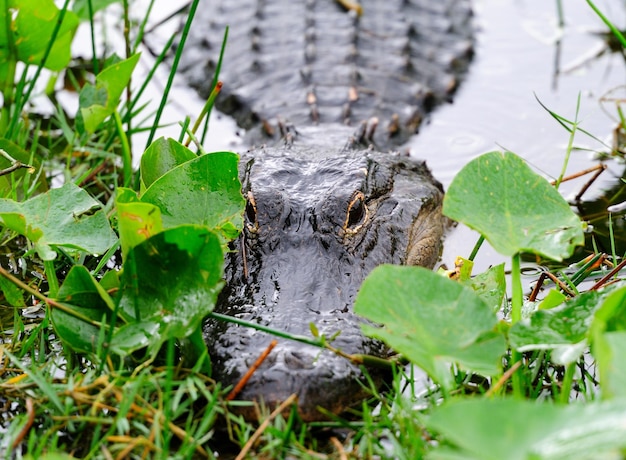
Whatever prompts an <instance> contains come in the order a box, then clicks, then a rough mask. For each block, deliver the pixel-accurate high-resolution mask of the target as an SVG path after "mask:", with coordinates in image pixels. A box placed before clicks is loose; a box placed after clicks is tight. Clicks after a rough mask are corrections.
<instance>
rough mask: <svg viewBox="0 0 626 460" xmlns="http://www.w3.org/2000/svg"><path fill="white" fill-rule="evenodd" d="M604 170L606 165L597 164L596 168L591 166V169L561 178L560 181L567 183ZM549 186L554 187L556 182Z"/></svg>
mask: <svg viewBox="0 0 626 460" xmlns="http://www.w3.org/2000/svg"><path fill="white" fill-rule="evenodd" d="M605 169H606V165H604V164H599V165H596V166H592V167H591V168H587V169H583V170H582V171H578V172H577V173H574V174H570V175H569V176H565V177H564V178H563V180H561V183H563V182H567V181H568V180H573V179H577V178H579V177H581V176H584V175H586V174H589V173H592V172H594V171H598V170H600V172H602V171H604V170H605ZM550 185H556V180H553V181H552V182H550Z"/></svg>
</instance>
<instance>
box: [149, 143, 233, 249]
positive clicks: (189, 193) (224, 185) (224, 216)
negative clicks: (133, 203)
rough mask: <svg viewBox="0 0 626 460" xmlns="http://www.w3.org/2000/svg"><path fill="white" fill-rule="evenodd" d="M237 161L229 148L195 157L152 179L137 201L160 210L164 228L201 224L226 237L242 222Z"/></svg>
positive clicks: (227, 238) (228, 237) (229, 237)
mask: <svg viewBox="0 0 626 460" xmlns="http://www.w3.org/2000/svg"><path fill="white" fill-rule="evenodd" d="M238 162H239V157H238V156H237V155H236V154H234V153H230V152H216V153H209V154H206V155H202V156H200V157H196V158H194V159H193V160H191V161H187V162H186V163H183V164H181V165H179V166H177V167H175V168H174V169H172V170H171V171H169V172H168V173H166V174H164V175H163V176H161V177H160V178H158V179H157V180H155V181H154V182H153V183H152V185H151V186H150V187H149V188H148V189H147V190H146V191H145V193H144V194H143V195H142V196H141V201H143V202H144V203H152V204H153V205H155V206H157V207H158V208H159V209H160V210H161V216H162V218H163V226H164V227H165V228H171V227H175V226H177V225H186V224H197V225H204V226H206V227H208V228H210V229H215V230H216V231H217V232H218V233H219V234H220V235H221V236H222V237H223V239H224V240H225V241H229V240H231V239H233V238H235V237H236V236H237V235H238V234H239V231H240V230H241V228H242V226H243V209H244V206H245V201H244V199H243V196H242V195H241V183H240V182H239V176H238V172H237V166H238Z"/></svg>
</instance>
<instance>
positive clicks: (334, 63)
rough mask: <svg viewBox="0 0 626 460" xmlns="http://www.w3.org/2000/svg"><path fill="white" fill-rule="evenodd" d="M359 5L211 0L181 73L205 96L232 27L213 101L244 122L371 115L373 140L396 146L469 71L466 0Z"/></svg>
mask: <svg viewBox="0 0 626 460" xmlns="http://www.w3.org/2000/svg"><path fill="white" fill-rule="evenodd" d="M360 3H361V6H362V14H360V15H358V14H356V12H354V11H351V12H346V11H345V10H344V9H342V7H341V6H340V5H339V3H338V2H335V1H332V0H298V1H285V0H234V1H233V0H223V1H219V0H213V1H207V2H205V4H203V5H201V7H200V8H199V10H198V12H197V13H196V14H197V17H196V19H195V27H192V31H191V34H190V37H189V40H188V46H187V48H186V51H185V56H184V57H183V65H182V67H181V69H182V71H183V72H184V74H185V75H186V76H187V77H188V79H189V81H190V82H191V84H192V86H194V87H196V88H197V89H198V90H199V91H200V93H201V94H203V95H204V96H208V92H209V91H210V83H211V76H212V75H213V73H214V70H215V60H216V59H217V56H218V55H219V49H220V44H221V41H222V38H223V34H224V29H225V27H226V26H227V25H228V26H230V35H229V38H228V45H227V48H226V52H225V57H224V62H223V67H222V71H221V74H220V79H221V80H223V81H224V87H223V90H222V92H223V95H222V96H221V97H220V98H219V99H218V102H217V104H218V108H219V109H220V110H221V111H222V112H225V113H228V114H231V115H233V116H234V117H235V118H236V119H237V121H238V123H239V124H240V126H242V127H244V128H246V129H250V128H252V127H254V126H255V125H257V124H260V123H259V122H260V121H262V122H264V123H263V125H264V126H265V127H267V126H268V123H270V125H271V124H272V123H273V122H274V121H275V120H276V119H278V118H283V119H287V120H288V121H289V122H291V123H293V124H294V125H295V126H296V127H301V126H307V125H311V124H324V123H334V124H347V125H351V124H352V125H355V124H358V123H360V122H362V121H364V120H369V119H372V118H374V117H375V118H376V119H378V121H379V128H378V129H377V131H376V136H375V144H376V145H377V146H379V147H387V146H390V145H398V144H400V143H402V142H404V141H405V140H406V139H407V137H408V136H410V135H412V134H414V133H415V132H416V131H417V129H418V127H419V126H420V124H421V123H422V121H423V120H424V118H425V116H426V115H427V113H428V112H429V111H430V110H431V109H432V108H433V107H435V106H436V105H438V104H439V103H441V102H443V101H449V100H450V98H451V94H452V93H453V92H454V90H455V89H456V87H457V86H458V84H459V80H460V78H462V75H463V74H464V72H465V70H466V69H467V66H468V62H469V60H470V58H471V55H472V28H471V21H470V19H471V9H470V7H469V1H468V0H385V1H381V0H362V1H361V2H360ZM268 131H269V132H270V133H271V130H266V134H267V133H268ZM253 132H254V131H253ZM255 140H257V139H255Z"/></svg>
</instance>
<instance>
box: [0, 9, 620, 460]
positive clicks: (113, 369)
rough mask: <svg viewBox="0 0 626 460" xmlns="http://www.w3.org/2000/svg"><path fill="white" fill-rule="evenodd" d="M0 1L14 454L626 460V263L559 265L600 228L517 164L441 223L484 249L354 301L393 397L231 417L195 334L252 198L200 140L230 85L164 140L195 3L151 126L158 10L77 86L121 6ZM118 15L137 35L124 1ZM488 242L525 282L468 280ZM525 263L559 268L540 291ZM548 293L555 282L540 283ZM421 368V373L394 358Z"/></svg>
mask: <svg viewBox="0 0 626 460" xmlns="http://www.w3.org/2000/svg"><path fill="white" fill-rule="evenodd" d="M5 3H6V5H5V8H4V10H3V11H0V18H1V20H2V23H3V24H4V25H5V26H6V27H3V28H2V30H3V31H4V32H2V33H0V53H2V57H3V59H2V60H0V87H1V89H2V93H3V105H2V111H1V113H0V133H1V134H2V139H0V153H1V154H2V155H1V158H0V167H1V168H3V170H2V171H0V194H1V196H0V221H1V223H2V229H1V232H0V237H1V238H2V251H0V252H1V254H0V275H1V276H0V289H1V290H2V294H3V299H2V302H0V332H1V333H2V336H1V337H0V339H1V340H2V342H1V343H0V406H1V407H2V415H1V417H0V455H2V456H4V457H7V458H48V459H57V458H58V459H63V458H71V457H79V458H146V457H147V458H169V457H172V458H205V457H208V458H212V457H214V456H217V455H219V456H221V457H223V456H227V455H231V454H232V456H236V455H238V457H237V458H244V457H245V456H246V455H250V456H255V457H261V458H284V457H298V458H407V459H414V458H422V457H424V456H426V457H428V458H442V459H443V458H446V459H451V458H466V459H469V458H476V459H491V458H493V459H503V458H512V459H513V458H520V459H525V458H533V459H558V458H573V457H575V458H620V457H622V456H623V455H624V452H626V360H624V359H623V358H622V356H621V352H622V350H623V349H624V347H626V311H625V309H626V284H624V282H623V281H622V280H621V279H620V273H621V269H622V267H623V266H624V264H625V263H624V262H623V255H622V254H617V253H616V251H615V250H614V251H612V254H609V255H606V254H602V253H599V252H597V251H592V253H591V254H589V255H587V254H585V258H582V257H579V259H581V260H580V261H578V262H576V263H574V264H572V265H569V266H568V267H564V266H563V265H564V264H563V263H562V262H563V261H564V260H571V257H572V256H573V254H574V250H575V249H576V247H577V246H580V245H582V244H583V242H584V239H585V232H587V234H588V235H592V236H591V239H593V229H591V228H586V226H585V225H584V224H583V222H582V221H581V220H580V218H579V217H578V216H577V215H576V214H574V213H573V212H572V211H571V208H570V205H569V204H568V203H567V202H566V201H565V200H564V199H563V198H562V197H561V195H560V194H559V192H558V184H559V183H560V182H561V181H562V180H563V177H562V176H561V177H560V178H559V179H558V180H557V184H556V186H553V185H551V184H550V183H548V182H547V181H546V180H545V179H544V178H542V177H541V176H539V175H537V174H536V173H535V172H533V171H532V170H531V169H530V168H529V167H528V166H527V165H526V164H525V163H524V161H523V160H521V159H520V158H519V157H518V156H516V155H515V154H513V153H510V152H504V153H502V152H490V153H487V154H485V155H483V156H481V157H479V158H476V159H475V160H473V161H471V162H470V163H469V164H467V165H466V166H465V167H464V168H463V169H462V170H461V171H460V172H459V174H458V175H457V177H456V178H455V180H454V181H453V183H452V184H451V185H450V187H449V190H448V192H447V195H446V198H445V202H444V213H445V214H446V215H447V216H448V217H450V218H452V219H454V220H456V221H459V222H462V223H464V224H466V225H467V226H469V227H471V228H473V229H475V230H477V231H478V232H479V233H480V234H481V235H482V236H481V239H480V240H479V243H478V244H477V246H476V248H475V250H474V251H473V252H472V255H470V256H469V257H468V258H467V259H462V258H459V259H458V261H457V265H456V267H455V269H454V270H451V271H449V272H445V271H443V270H442V271H441V272H440V273H433V272H431V271H429V270H426V269H423V268H420V267H400V266H381V267H378V268H377V269H375V270H374V271H373V272H372V273H371V275H370V276H369V277H368V279H367V280H366V281H365V283H364V284H363V286H362V288H361V290H360V293H359V295H358V298H357V300H356V303H355V310H356V311H357V312H358V313H359V314H360V315H362V316H364V317H366V318H369V319H371V320H372V321H374V322H376V323H379V324H381V325H382V326H381V327H380V328H374V327H367V328H366V329H365V333H366V334H370V335H372V336H374V337H377V338H379V339H381V340H383V341H385V342H386V343H387V344H388V345H390V346H391V347H392V348H393V349H394V350H395V351H397V352H398V353H399V355H400V356H401V357H402V359H397V360H394V361H393V362H392V363H390V366H392V367H393V370H394V378H393V381H392V382H391V383H390V388H388V389H386V391H385V392H384V393H381V392H380V391H379V389H378V388H375V387H373V386H372V388H370V391H371V398H370V400H368V401H365V402H364V403H363V406H362V408H360V410H354V411H353V413H351V414H350V418H349V419H343V418H338V417H334V418H332V419H331V420H330V421H328V422H316V423H310V424H304V423H301V421H299V420H298V419H297V413H296V412H295V411H292V412H291V413H290V415H289V416H284V412H283V413H281V411H274V412H273V413H271V414H267V413H262V416H261V417H260V419H259V422H258V423H257V424H252V423H249V422H246V421H244V420H243V419H242V418H241V417H240V416H237V415H234V414H233V413H231V412H230V411H229V407H232V405H233V404H236V403H234V402H230V401H229V400H228V398H227V397H226V394H227V393H226V392H228V391H230V389H229V388H222V387H221V386H220V383H219V382H214V381H213V380H211V378H210V375H211V363H210V360H209V357H208V355H207V352H206V347H205V345H204V341H203V339H202V334H201V329H200V326H201V323H202V320H203V319H204V318H205V317H206V316H208V315H210V314H211V312H212V309H213V306H214V303H215V299H216V297H217V295H218V293H219V291H220V289H221V287H222V284H223V281H222V271H223V253H224V251H225V250H226V246H227V244H228V242H229V241H231V240H232V239H233V238H236V237H237V235H238V233H239V231H240V229H241V227H242V225H243V220H242V215H243V212H244V205H245V201H244V199H243V197H242V195H241V192H240V190H241V184H240V182H239V179H238V173H237V164H238V157H237V155H235V154H234V153H230V152H214V153H206V152H204V151H203V149H202V147H201V143H200V142H198V141H197V140H196V137H195V136H196V134H195V133H196V129H197V127H198V126H199V125H200V124H201V122H202V119H203V117H204V116H205V115H206V114H207V113H209V112H210V108H211V106H212V103H213V101H214V99H215V96H216V94H217V93H218V92H219V83H218V82H217V79H215V80H214V88H215V90H214V92H213V94H212V97H211V98H210V99H209V101H208V103H207V107H206V109H205V110H203V113H202V114H201V115H200V116H199V119H198V120H197V121H196V122H195V123H194V128H193V129H190V126H191V122H190V120H185V121H184V122H183V123H181V127H182V129H181V135H180V138H179V139H178V140H173V139H164V138H157V139H156V140H154V138H155V137H156V135H155V133H156V131H157V128H158V124H159V120H160V116H161V113H162V112H163V110H166V109H165V106H166V101H167V96H168V91H169V87H170V85H171V84H172V79H173V75H174V74H175V72H176V63H177V62H178V57H179V56H180V54H181V53H182V52H183V49H184V36H185V35H186V30H187V29H188V26H189V24H190V21H191V19H192V18H193V14H194V11H195V8H196V7H197V3H198V2H197V1H194V2H192V3H191V5H190V8H189V12H188V21H187V23H186V25H185V28H184V29H183V32H182V34H181V37H182V38H181V39H180V42H179V44H178V45H177V48H176V53H175V56H174V58H173V59H172V60H171V62H170V63H169V65H171V73H170V80H169V81H168V86H167V88H166V90H165V91H164V93H165V94H164V96H163V100H162V102H161V105H160V107H159V109H158V111H157V113H156V114H154V115H146V114H144V112H145V111H146V110H147V109H146V107H145V106H144V105H142V102H141V95H142V93H143V91H144V89H145V85H146V84H145V83H144V84H143V85H142V86H141V87H139V88H138V89H137V88H136V87H135V85H133V84H131V81H132V76H133V74H134V70H135V68H136V65H137V63H138V62H139V60H140V59H141V57H140V54H139V53H138V49H139V46H140V43H141V40H142V37H143V34H144V29H145V25H146V20H145V19H144V20H143V21H141V22H140V23H139V24H138V26H137V27H136V28H132V29H131V28H130V27H125V29H126V30H127V32H126V33H125V37H124V38H125V48H126V56H125V57H124V58H120V57H117V56H116V55H111V56H98V57H96V56H97V53H96V50H95V44H94V51H93V54H94V58H93V60H92V61H91V62H88V64H89V65H88V66H86V67H88V68H89V69H88V70H89V71H88V72H86V74H85V76H86V81H85V82H81V81H80V79H79V78H78V77H76V75H77V73H76V72H75V71H76V67H75V66H74V65H73V63H74V62H73V61H72V60H71V55H70V44H71V42H72V39H73V36H74V33H75V31H76V29H77V27H78V25H79V23H80V22H81V21H87V22H89V23H90V26H91V30H92V37H93V30H94V14H95V13H96V12H97V11H98V10H100V9H104V8H106V7H108V5H109V4H111V3H116V2H115V1H106V0H105V1H78V0H76V1H75V2H73V6H72V10H69V9H68V5H69V1H66V2H65V4H64V5H63V6H62V7H61V8H58V7H57V6H55V4H54V2H53V1H52V0H7V1H6V2H5ZM117 3H120V2H119V1H118V2H117ZM121 3H122V6H123V17H124V21H125V24H126V25H127V26H130V19H129V13H128V2H127V1H123V2H121ZM589 3H590V4H591V2H589ZM150 5H152V4H150ZM149 9H150V8H149ZM149 9H148V14H149ZM146 19H147V18H146ZM605 19H606V18H605ZM606 21H607V22H609V23H610V21H608V19H606ZM131 31H132V33H131ZM615 33H617V34H619V32H618V31H617V30H616V29H615ZM171 47H172V41H170V42H168V43H167V44H166V45H165V46H164V48H163V50H162V52H161V53H160V55H159V57H158V58H157V59H156V63H155V65H154V68H153V69H152V71H151V72H150V73H149V76H152V75H153V71H154V69H156V67H157V66H159V65H164V64H163V59H164V57H165V56H166V55H167V54H168V52H169V51H170V49H171ZM83 64H84V63H83ZM83 67H85V66H83ZM81 71H82V72H81V73H85V72H84V71H85V69H84V68H81ZM57 77H64V78H65V79H66V81H67V83H68V84H69V85H70V86H71V87H72V88H73V89H75V90H76V91H78V92H79V97H78V107H77V108H74V111H75V116H74V115H71V114H68V113H66V110H67V109H66V108H64V107H63V106H62V105H61V104H59V103H58V102H57V101H56V96H55V93H56V91H57V90H58V88H59V85H58V84H57V82H56V79H57ZM43 78H49V79H50V80H49V82H48V83H47V84H46V83H45V82H44V83H42V80H43ZM14 82H17V83H15V84H14ZM41 87H45V88H46V89H45V90H43V91H44V92H45V93H46V94H47V96H48V97H49V98H50V100H51V101H52V102H53V103H54V104H55V107H56V115H55V117H53V118H52V119H50V120H48V119H45V118H42V117H38V116H36V115H35V114H34V112H35V111H34V110H33V108H32V106H31V104H32V97H33V95H34V94H36V93H40V92H42V90H41V89H37V88H41ZM620 113H621V112H620ZM551 115H552V116H554V117H555V118H556V119H557V121H558V122H559V123H561V124H562V125H563V126H564V127H565V128H566V129H567V130H568V131H569V133H570V142H569V148H568V152H567V155H566V157H567V156H568V155H569V153H570V151H571V149H572V148H573V140H574V136H575V135H576V134H577V133H578V132H580V130H579V126H578V123H577V121H576V120H577V118H575V119H574V121H569V120H567V119H566V118H564V117H562V116H559V115H557V114H554V113H551ZM142 117H143V118H144V121H139V120H140V118H142ZM141 131H149V132H150V135H149V140H148V145H147V146H146V148H145V151H144V152H143V155H142V157H141V164H140V167H139V169H138V170H135V169H134V167H133V163H132V154H131V151H132V148H133V147H132V145H133V138H134V136H135V135H136V134H137V133H139V132H141ZM185 139H186V141H185V142H184V143H183V141H184V140H185ZM190 144H193V145H195V147H194V149H193V150H192V149H190V148H189V145H190ZM566 161H567V160H566ZM563 170H565V168H564V169H563ZM198 203H202V204H203V205H202V206H198ZM609 228H612V227H609ZM484 240H486V241H487V242H489V244H490V245H491V246H492V247H493V248H494V249H495V250H496V251H498V252H499V253H500V254H502V255H503V256H506V257H510V258H511V272H510V277H509V278H507V277H506V276H505V269H504V265H498V266H494V267H492V268H490V269H489V270H487V271H486V272H484V273H480V274H472V259H473V256H474V255H475V253H476V251H478V250H480V249H479V248H480V245H481V244H482V242H483V241H484ZM590 247H593V245H591V246H590ZM522 255H535V256H537V257H542V258H544V259H549V260H551V261H554V262H556V264H555V267H557V268H556V269H555V270H554V271H552V272H547V271H546V272H545V273H544V274H542V275H541V277H540V279H539V280H537V282H536V284H535V289H534V290H533V292H532V293H531V295H530V296H529V297H528V298H526V299H525V298H524V295H523V289H522V284H521V280H520V275H521V269H520V260H521V257H522ZM559 263H560V265H559ZM507 279H508V282H509V284H510V288H509V289H510V294H511V297H510V299H509V295H508V293H507V292H508V291H507ZM548 279H549V280H551V282H552V283H553V284H552V285H551V286H550V287H549V288H545V287H544V286H543V285H544V284H547V282H548V281H547V280H548ZM590 280H591V281H590ZM541 290H543V293H542V295H541V299H539V297H538V293H539V292H540V291H541ZM312 330H313V331H314V330H315V328H314V327H312ZM276 332H277V333H279V332H280V331H276ZM325 342H326V341H325V338H323V337H322V338H320V337H312V338H311V341H310V342H309V343H318V344H319V345H320V346H324V345H325ZM326 346H329V345H328V344H326ZM329 347H330V346H329ZM407 362H408V363H411V364H414V365H415V366H404V365H401V364H400V363H403V364H404V363H407ZM418 368H419V369H421V371H423V372H425V374H426V375H427V378H426V377H425V375H424V374H422V373H421V371H418ZM261 412H262V411H261Z"/></svg>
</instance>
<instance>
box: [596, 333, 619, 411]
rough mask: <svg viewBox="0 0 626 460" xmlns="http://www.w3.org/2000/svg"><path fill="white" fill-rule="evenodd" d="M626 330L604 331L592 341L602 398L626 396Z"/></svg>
mask: <svg viewBox="0 0 626 460" xmlns="http://www.w3.org/2000/svg"><path fill="white" fill-rule="evenodd" d="M624 350H626V331H613V332H605V333H604V334H602V337H601V338H600V339H599V340H596V341H595V342H594V346H593V355H594V357H595V359H596V363H597V365H598V368H599V371H600V372H599V373H600V388H601V389H602V393H601V394H602V397H603V398H604V399H612V398H615V397H619V398H626V360H625V359H624Z"/></svg>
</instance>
